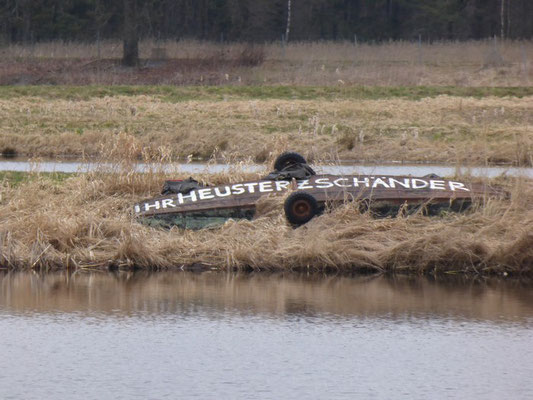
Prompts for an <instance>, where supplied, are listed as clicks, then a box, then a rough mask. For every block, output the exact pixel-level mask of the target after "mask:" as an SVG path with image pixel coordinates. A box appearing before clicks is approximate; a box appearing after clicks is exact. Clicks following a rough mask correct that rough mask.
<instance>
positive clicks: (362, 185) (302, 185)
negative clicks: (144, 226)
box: [134, 175, 501, 219]
mask: <svg viewBox="0 0 533 400" xmlns="http://www.w3.org/2000/svg"><path fill="white" fill-rule="evenodd" d="M289 190H291V191H293V190H302V191H305V192H307V193H309V194H311V195H313V196H314V197H315V198H316V200H317V201H318V202H319V203H320V204H322V205H323V204H325V203H326V202H343V201H347V200H365V201H370V202H381V203H390V204H396V205H397V204H404V203H407V204H420V203H428V204H431V203H446V202H448V203H451V202H453V201H460V202H462V203H465V202H471V201H472V200H474V199H482V198H484V197H493V196H498V195H501V193H500V192H499V191H498V190H496V189H493V188H491V187H489V186H486V185H483V184H471V183H465V182H461V181H455V180H448V179H440V178H418V177H411V176H370V175H349V176H340V175H316V176H313V177H311V178H310V179H306V180H300V181H293V182H288V181H270V180H259V181H250V182H242V183H235V184H226V185H219V186H214V187H205V188H198V189H195V190H193V191H191V192H190V193H188V194H172V195H165V196H158V197H155V198H153V199H148V200H144V201H141V202H139V203H137V204H135V206H134V210H135V213H136V215H137V216H139V217H144V218H146V217H161V218H166V219H172V218H178V219H179V218H181V217H179V215H180V214H189V215H192V214H195V215H197V217H196V218H200V217H201V216H202V215H204V216H206V218H213V219H217V218H220V219H224V218H225V219H227V218H230V217H228V215H232V210H233V213H234V214H236V215H238V214H239V210H248V211H247V212H246V213H244V214H245V215H246V216H248V215H250V213H252V214H253V210H254V209H255V204H256V202H257V201H258V200H259V199H260V198H261V197H262V196H266V195H272V194H273V195H283V194H284V193H286V192H287V191H289ZM217 213H218V214H220V215H217ZM191 218H194V217H191Z"/></svg>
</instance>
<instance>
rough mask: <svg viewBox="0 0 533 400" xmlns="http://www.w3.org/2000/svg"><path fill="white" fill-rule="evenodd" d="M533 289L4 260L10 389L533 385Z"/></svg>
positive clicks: (363, 389) (50, 394)
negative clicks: (12, 268)
mask: <svg viewBox="0 0 533 400" xmlns="http://www.w3.org/2000/svg"><path fill="white" fill-rule="evenodd" d="M532 288H533V286H531V284H529V283H527V282H516V281H509V282H506V281H500V280H484V281H473V280H463V279H454V280H449V279H446V280H441V279H437V280H435V279H426V278H413V277H396V278H392V277H348V276H338V277H335V276H323V275H310V276H306V275H280V274H276V275H269V274H226V273H218V272H212V273H202V274H194V273H188V272H183V273H176V272H168V273H156V274H150V273H146V272H141V273H131V272H130V273H116V274H109V273H83V272H76V273H67V272H61V273H53V274H37V273H21V272H18V273H14V272H10V273H8V272H1V271H0V334H1V335H2V344H0V359H1V360H2V369H1V370H0V398H2V399H9V398H13V399H15V398H16V399H19V398H25V399H33V398H35V399H42V398H64V399H78V398H79V399H82V398H83V399H100V398H117V399H120V398H143V399H144V398H154V399H156V398H157V399H158V398H172V399H173V398H202V399H204V398H227V399H240V398H242V399H249V398H252V399H254V398H258V399H280V398H317V399H324V398H328V399H329V398H346V399H353V398H361V399H368V398H376V399H381V398H383V399H390V398H406V399H412V398H415V399H416V398H420V399H427V398H437V399H438V398H476V399H500V398H513V399H530V398H532V397H533V380H532V379H531V377H532V376H533V330H532V328H533V291H532V290H531V289H532Z"/></svg>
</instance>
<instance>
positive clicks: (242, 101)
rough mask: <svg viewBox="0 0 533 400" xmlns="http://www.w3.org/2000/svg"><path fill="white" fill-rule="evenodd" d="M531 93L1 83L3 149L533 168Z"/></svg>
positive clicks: (518, 90)
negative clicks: (285, 154) (131, 145)
mask: <svg viewBox="0 0 533 400" xmlns="http://www.w3.org/2000/svg"><path fill="white" fill-rule="evenodd" d="M531 110H533V89H532V88H531V87H522V88H463V87H388V88H385V87H343V88H335V87H297V86H291V87H287V86H285V87H283V86H272V87H268V86H267V87H251V86H240V87H232V86H222V87H213V86H211V87H201V86H197V87H171V86H134V87H131V86H98V87H93V86H83V87H69V86H52V87H48V86H29V87H0V152H3V153H11V154H19V155H27V156H30V157H55V156H75V157H99V156H101V155H102V154H103V153H102V151H103V150H104V149H105V148H106V147H108V146H109V145H110V144H111V143H113V141H114V140H115V138H116V136H117V135H118V134H120V133H129V134H131V135H132V137H133V138H134V140H135V145H136V153H137V157H139V158H140V157H142V156H151V157H154V158H155V159H159V158H160V157H161V156H162V155H164V156H165V157H168V158H170V159H173V160H178V159H180V160H182V161H183V160H187V159H191V158H202V159H209V158H210V157H212V156H216V157H218V158H220V159H228V158H231V159H253V160H255V161H258V162H262V161H264V160H265V159H266V158H268V157H269V156H270V155H271V153H273V152H277V151H279V150H282V149H283V148H292V149H296V150H298V151H300V152H302V153H304V154H305V155H307V156H308V157H309V158H310V159H314V160H318V159H321V160H338V159H345V160H358V161H366V162H375V161H392V160H399V161H417V162H446V163H459V164H467V165H486V164H498V163H503V164H514V165H520V166H531V165H533V113H532V112H531Z"/></svg>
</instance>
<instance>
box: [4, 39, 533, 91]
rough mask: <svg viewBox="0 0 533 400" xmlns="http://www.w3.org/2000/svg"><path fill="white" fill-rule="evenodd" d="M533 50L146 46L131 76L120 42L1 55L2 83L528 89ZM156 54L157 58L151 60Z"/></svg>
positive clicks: (455, 45)
mask: <svg viewBox="0 0 533 400" xmlns="http://www.w3.org/2000/svg"><path fill="white" fill-rule="evenodd" d="M160 49H164V51H161V50H160ZM532 51H533V42H532V41H505V42H498V43H495V42H494V41H492V40H487V41H469V42H436V43H432V44H428V43H423V44H422V45H421V46H419V45H418V44H417V43H410V42H390V43H381V44H371V43H363V44H357V45H354V44H353V43H350V42H314V43H299V42H294V43H289V44H288V45H287V46H281V45H280V44H278V43H270V44H265V45H263V46H256V47H255V48H253V49H251V48H250V47H248V46H247V45H244V44H220V43H212V42H198V41H187V40H185V41H179V42H176V41H167V42H154V41H153V40H145V41H143V42H141V44H140V55H141V57H142V58H143V59H144V61H143V64H142V67H141V68H140V69H128V68H122V67H121V66H120V63H119V62H118V60H120V58H121V56H122V44H121V42H119V41H114V42H113V41H107V42H101V43H100V44H96V43H92V44H83V43H65V42H59V41H57V42H51V43H39V44H35V45H32V46H30V45H23V46H21V45H9V46H5V47H3V48H0V56H1V61H0V84H70V85H72V84H77V85H82V84H107V85H109V84H171V85H176V84H177V85H183V84H200V85H203V84H216V85H219V84H231V85H258V84H261V85H265V84H267V85H279V84H281V85H337V86H350V85H380V86H411V85H427V86H436V85H449V86H529V85H531V82H532V80H533V68H531V54H532ZM154 52H155V53H154ZM163 53H164V54H166V57H167V58H166V59H164V60H161V59H160V57H161V54H163ZM154 54H155V55H156V56H157V58H158V59H157V60H150V59H151V58H153V55H154Z"/></svg>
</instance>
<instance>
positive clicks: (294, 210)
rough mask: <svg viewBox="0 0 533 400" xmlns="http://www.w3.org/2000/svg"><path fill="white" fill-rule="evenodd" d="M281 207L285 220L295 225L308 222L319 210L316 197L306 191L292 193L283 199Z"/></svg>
mask: <svg viewBox="0 0 533 400" xmlns="http://www.w3.org/2000/svg"><path fill="white" fill-rule="evenodd" d="M283 209H284V210H285V217H286V218H287V221H289V222H290V223H291V224H293V225H296V226H300V225H303V224H305V223H307V222H309V221H310V220H311V219H312V218H313V217H314V216H315V215H317V214H318V211H319V209H318V203H317V201H316V199H315V198H314V197H313V196H312V195H310V194H309V193H306V192H295V193H292V194H291V195H290V196H289V197H287V199H286V200H285V203H284V204H283Z"/></svg>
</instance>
